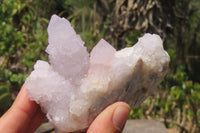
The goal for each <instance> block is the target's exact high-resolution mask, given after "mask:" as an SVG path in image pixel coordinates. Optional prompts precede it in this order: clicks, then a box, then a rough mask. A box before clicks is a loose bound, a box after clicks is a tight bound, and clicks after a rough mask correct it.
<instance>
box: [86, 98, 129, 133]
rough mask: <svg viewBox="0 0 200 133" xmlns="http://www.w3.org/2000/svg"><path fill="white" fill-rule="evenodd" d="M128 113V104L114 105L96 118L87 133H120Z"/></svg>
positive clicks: (118, 103)
mask: <svg viewBox="0 0 200 133" xmlns="http://www.w3.org/2000/svg"><path fill="white" fill-rule="evenodd" d="M129 112H130V107H129V105H128V104H126V103H123V102H117V103H114V104H112V105H110V106H108V107H107V108H106V109H105V110H104V111H103V112H101V113H100V114H99V115H98V116H97V118H96V119H95V120H94V121H93V123H92V124H91V125H90V127H89V129H88V131H87V133H120V132H121V131H122V130H123V127H124V125H125V123H126V120H127V119H128V115H129Z"/></svg>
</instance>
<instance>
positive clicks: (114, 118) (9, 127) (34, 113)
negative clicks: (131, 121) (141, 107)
mask: <svg viewBox="0 0 200 133" xmlns="http://www.w3.org/2000/svg"><path fill="white" fill-rule="evenodd" d="M129 112H130V107H129V105H128V104H126V103H123V102H116V103H114V104H112V105H110V106H108V107H107V108H106V109H105V110H103V111H102V112H101V113H100V114H99V115H98V116H97V118H96V119H95V120H94V121H93V123H92V124H91V125H90V127H89V128H88V131H87V133H120V132H121V131H122V130H123V127H124V125H125V123H126V120H127V118H128V115H129ZM45 118H46V116H45V114H44V113H43V112H42V111H41V108H40V106H39V105H38V104H36V103H35V102H34V101H31V100H30V99H29V98H28V97H27V91H26V89H25V86H22V88H21V90H20V92H19V94H18V96H17V98H16V100H15V102H14V103H13V105H12V106H11V108H10V109H9V110H8V111H7V112H6V113H5V114H4V115H3V116H2V117H1V118H0V133H3V132H4V133H34V131H35V130H36V129H37V128H38V127H39V126H40V125H41V124H42V122H43V121H44V120H45Z"/></svg>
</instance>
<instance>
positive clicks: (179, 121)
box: [0, 0, 200, 133]
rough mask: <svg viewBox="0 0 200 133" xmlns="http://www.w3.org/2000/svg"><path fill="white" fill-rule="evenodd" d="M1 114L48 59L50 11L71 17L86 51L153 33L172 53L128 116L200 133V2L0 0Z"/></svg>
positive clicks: (131, 41)
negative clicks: (151, 90) (156, 82)
mask: <svg viewBox="0 0 200 133" xmlns="http://www.w3.org/2000/svg"><path fill="white" fill-rule="evenodd" d="M0 7H1V8H0V115H2V114H3V113H4V112H5V111H6V110H7V109H8V108H9V107H10V106H11V104H12V101H13V100H14V99H15V97H16V95H17V92H18V91H19V89H20V87H21V85H22V84H23V82H24V80H25V79H26V77H27V75H28V74H29V73H30V72H31V70H32V69H33V65H34V62H35V61H36V60H37V59H42V60H48V58H47V55H46V53H45V52H44V51H45V48H46V46H47V44H48V42H47V32H46V29H47V25H48V22H49V19H50V16H51V15H52V14H58V15H60V16H62V17H65V18H67V19H69V20H70V21H71V23H72V25H73V26H74V28H75V29H76V30H77V31H78V33H79V34H80V35H81V36H82V38H83V40H84V41H85V42H86V45H87V47H88V50H91V48H92V47H93V45H94V44H96V43H97V41H98V40H100V38H102V37H103V38H105V39H106V40H107V41H108V42H110V43H111V44H112V45H113V46H114V47H116V48H117V49H121V48H123V47H125V46H131V45H134V43H135V42H136V41H137V39H138V37H139V36H141V35H142V34H144V33H145V32H150V33H157V34H159V35H160V36H161V37H162V38H163V40H164V47H165V48H166V50H167V51H168V53H169V55H170V57H171V64H170V69H169V71H168V75H167V76H166V78H165V80H164V81H163V82H162V84H161V85H160V86H159V87H158V91H159V93H158V94H154V96H152V97H151V98H149V99H147V100H146V101H145V102H144V103H143V104H142V105H141V106H140V107H137V108H136V109H133V110H132V111H131V114H130V119H136V118H147V119H157V120H159V121H162V122H163V123H165V125H166V127H167V128H177V129H178V131H179V132H192V133H197V132H200V76H199V74H200V70H199V68H200V53H199V51H200V39H199V38H200V33H199V31H200V8H199V7H200V1H199V0H181V1H180V0H168V1H164V0H148V1H145V0H135V1H134V2H131V0H116V1H114V0H109V1H105V0H94V1H89V0H76V1H74V0H59V1H58V0H55V1H54V0H42V1H39V0H35V1H34V0H2V1H0Z"/></svg>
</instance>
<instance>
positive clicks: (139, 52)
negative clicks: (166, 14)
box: [25, 15, 169, 132]
mask: <svg viewBox="0 0 200 133" xmlns="http://www.w3.org/2000/svg"><path fill="white" fill-rule="evenodd" d="M48 33H49V39H48V41H49V45H48V47H47V49H46V51H47V53H48V54H49V60H50V63H47V62H45V61H37V62H36V64H35V66H34V71H33V72H32V73H31V75H30V76H29V77H28V78H27V79H26V82H25V86H26V88H27V90H28V96H29V97H30V98H31V100H35V101H36V102H37V103H39V104H40V105H41V107H42V109H43V111H44V112H45V113H47V117H48V119H49V120H50V122H51V123H52V124H53V125H54V126H55V127H56V129H57V130H58V131H59V132H74V131H79V130H83V129H86V128H87V127H88V126H89V125H90V123H91V122H92V121H93V120H94V118H95V117H96V116H97V115H98V114H99V113H100V112H101V111H102V110H103V109H104V108H105V107H106V106H108V105H110V104H112V103H114V102H116V101H125V102H127V103H129V104H130V105H131V107H136V106H138V105H139V104H140V103H141V102H142V101H143V100H144V99H145V98H146V97H147V96H148V95H149V94H151V93H152V92H153V91H154V89H155V88H156V86H157V85H158V84H159V83H160V82H161V80H162V79H163V77H164V76H165V74H166V72H167V68H168V64H169V55H168V54H167V52H166V51H165V50H164V49H163V46H162V40H161V39H160V37H159V36H158V35H155V34H153V35H152V34H145V35H144V36H143V37H141V38H139V41H138V42H137V43H136V44H135V45H134V46H133V47H130V48H125V49H122V50H120V51H116V50H115V49H114V48H113V47H112V46H111V45H110V44H109V43H108V42H106V41H105V40H103V39H101V40H100V41H99V42H98V44H97V45H96V46H95V47H94V48H93V50H92V52H91V53H90V57H89V54H88V53H87V50H86V48H85V47H84V46H83V44H84V42H83V41H82V40H81V38H80V36H79V35H76V33H75V31H74V29H73V28H72V27H71V25H70V23H69V21H67V20H66V19H64V18H60V17H58V16H56V15H53V16H52V18H51V20H50V23H49V26H48Z"/></svg>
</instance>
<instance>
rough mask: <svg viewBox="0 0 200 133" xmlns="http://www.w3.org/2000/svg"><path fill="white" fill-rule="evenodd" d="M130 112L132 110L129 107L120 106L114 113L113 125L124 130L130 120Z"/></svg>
mask: <svg viewBox="0 0 200 133" xmlns="http://www.w3.org/2000/svg"><path fill="white" fill-rule="evenodd" d="M129 112H130V109H129V108H128V107H125V106H118V107H117V108H116V109H115V111H114V115H113V119H112V121H113V124H114V125H115V126H117V127H118V128H120V129H121V130H122V129H123V127H124V125H125V123H126V120H127V119H128V116H129Z"/></svg>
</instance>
